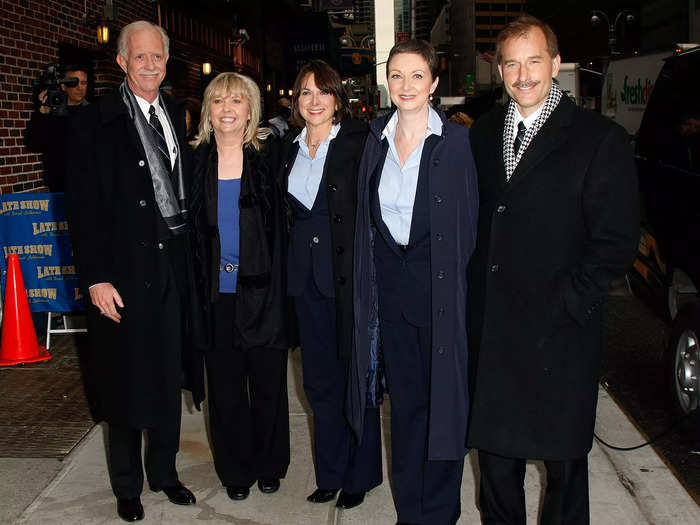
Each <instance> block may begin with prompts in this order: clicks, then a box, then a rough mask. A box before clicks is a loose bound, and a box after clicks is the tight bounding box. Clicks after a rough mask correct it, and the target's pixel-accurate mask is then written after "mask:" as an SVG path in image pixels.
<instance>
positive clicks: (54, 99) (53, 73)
mask: <svg viewBox="0 0 700 525" xmlns="http://www.w3.org/2000/svg"><path fill="white" fill-rule="evenodd" d="M33 85H34V88H35V89H36V90H37V91H38V92H41V91H44V90H46V105H47V106H48V107H49V109H50V110H51V113H52V114H54V115H67V114H68V95H66V93H65V91H63V90H62V89H61V85H64V86H67V87H75V86H77V85H78V78H77V77H63V75H62V74H61V73H60V72H59V68H58V66H57V65H56V64H49V65H48V66H46V71H44V73H42V75H41V77H39V79H38V80H35V81H34V82H33Z"/></svg>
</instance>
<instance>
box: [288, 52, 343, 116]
mask: <svg viewBox="0 0 700 525" xmlns="http://www.w3.org/2000/svg"><path fill="white" fill-rule="evenodd" d="M309 75H313V76H314V82H315V83H316V87H317V88H318V89H320V90H321V91H327V92H328V93H330V94H331V95H333V96H334V97H335V101H336V103H337V104H338V109H336V111H335V113H334V114H333V123H334V124H337V123H338V122H340V121H341V120H343V119H344V118H345V117H347V116H348V115H350V101H349V100H348V95H347V93H345V89H344V88H343V82H342V81H341V80H340V75H339V74H338V72H337V71H336V70H335V69H333V68H332V67H331V66H329V65H328V64H326V63H325V62H324V61H323V60H312V61H310V62H307V63H306V64H304V65H303V66H302V68H301V69H300V70H299V74H298V75H297V78H296V80H295V81H294V87H293V88H292V90H293V91H292V93H293V94H292V120H293V121H294V122H295V123H303V122H304V118H303V117H302V116H301V114H300V113H299V95H300V94H301V90H302V89H303V88H304V86H303V83H304V82H305V81H306V77H308V76H309Z"/></svg>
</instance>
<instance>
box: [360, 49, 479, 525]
mask: <svg viewBox="0 0 700 525" xmlns="http://www.w3.org/2000/svg"><path fill="white" fill-rule="evenodd" d="M437 65H438V61H437V56H436V54H435V50H434V49H433V48H432V47H431V46H430V45H429V44H427V43H425V42H422V41H418V40H409V41H405V42H401V43H399V44H397V45H396V46H394V48H393V49H392V50H391V52H390V54H389V61H388V62H387V78H388V84H389V94H390V96H391V100H392V102H393V103H394V104H395V106H396V110H395V111H394V112H392V113H391V114H390V115H387V116H386V117H383V118H380V119H377V120H375V121H373V122H372V124H371V125H370V134H369V137H368V138H367V145H366V147H365V152H364V156H363V159H362V164H361V166H360V173H359V176H358V177H359V181H358V183H359V192H358V199H359V207H358V211H357V214H358V217H357V223H356V232H355V268H354V270H355V282H354V287H355V296H354V305H355V330H354V334H353V335H354V343H355V352H354V358H355V359H354V363H353V368H352V382H351V390H350V395H349V397H348V415H349V418H350V421H351V423H352V424H353V426H354V428H355V430H356V432H357V433H358V435H362V432H363V428H364V425H366V424H367V422H366V421H363V415H364V412H365V408H364V407H365V405H366V403H367V383H368V381H367V377H368V375H369V372H370V371H371V369H372V366H371V365H372V362H373V360H374V359H376V358H377V355H378V352H379V346H380V344H381V352H382V354H383V361H384V366H385V371H386V382H387V387H388V390H389V395H390V397H391V436H392V445H391V449H392V465H391V468H392V479H393V482H394V503H395V506H396V511H397V514H398V521H399V522H400V523H414V524H423V525H426V524H431V525H432V524H434V523H440V524H448V523H455V522H456V521H457V519H458V518H459V515H460V498H459V496H460V485H461V480H462V470H463V466H464V456H465V454H466V448H465V440H466V435H467V417H468V407H469V395H468V391H467V331H466V326H465V324H466V292H467V283H466V273H467V264H468V262H469V258H470V256H471V253H472V251H473V249H474V242H475V237H476V221H477V208H478V198H477V183H476V170H475V169H474V160H473V159H472V154H471V149H470V147H469V133H468V130H466V129H465V128H463V127H462V126H459V125H458V124H455V123H453V122H448V121H447V120H446V119H445V116H444V114H442V113H441V112H440V111H438V110H435V109H433V107H432V106H431V105H430V95H431V94H432V93H433V91H434V90H435V88H436V87H437V84H438V77H437V72H438V71H437Z"/></svg>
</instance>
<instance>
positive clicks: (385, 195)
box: [379, 106, 442, 245]
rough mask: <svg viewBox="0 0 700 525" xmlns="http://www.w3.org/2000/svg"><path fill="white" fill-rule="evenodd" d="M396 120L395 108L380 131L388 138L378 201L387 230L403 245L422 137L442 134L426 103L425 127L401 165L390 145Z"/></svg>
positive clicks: (407, 227) (407, 226) (397, 121)
mask: <svg viewBox="0 0 700 525" xmlns="http://www.w3.org/2000/svg"><path fill="white" fill-rule="evenodd" d="M398 123H399V113H398V111H396V112H394V114H393V116H392V117H391V118H390V119H389V122H387V124H386V126H385V127H384V130H383V131H382V138H385V139H387V140H388V141H389V151H388V152H387V154H386V160H385V161H384V167H383V168H382V174H381V178H380V180H379V204H380V206H381V211H382V220H383V221H384V224H386V227H387V228H388V229H389V233H391V236H392V237H393V238H394V240H395V241H396V243H397V244H402V245H406V244H408V241H409V238H410V236H411V219H412V218H413V203H414V202H415V200H416V187H417V186H418V171H419V169H420V159H421V156H422V154H423V146H424V145H425V139H426V138H427V137H429V136H430V135H442V120H441V119H440V116H439V115H438V114H437V111H435V110H434V109H433V108H432V107H430V106H428V128H427V129H426V130H425V137H423V140H421V142H420V144H418V146H417V147H416V149H414V150H413V152H412V153H411V155H409V157H408V159H406V162H405V163H404V165H403V167H401V163H400V161H399V154H398V152H397V151H396V145H395V144H394V138H395V137H396V128H397V126H398Z"/></svg>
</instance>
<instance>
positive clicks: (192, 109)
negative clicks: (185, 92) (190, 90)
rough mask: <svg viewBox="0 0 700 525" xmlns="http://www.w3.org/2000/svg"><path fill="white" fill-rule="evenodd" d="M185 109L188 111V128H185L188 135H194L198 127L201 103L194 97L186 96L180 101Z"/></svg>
mask: <svg viewBox="0 0 700 525" xmlns="http://www.w3.org/2000/svg"><path fill="white" fill-rule="evenodd" d="M182 105H183V107H184V108H185V111H188V112H189V113H190V128H189V129H188V130H187V134H188V137H189V136H190V135H195V134H196V133H197V130H198V129H199V118H200V116H201V113H202V104H201V102H199V100H197V99H196V98H186V99H185V101H184V102H183V103H182Z"/></svg>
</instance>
